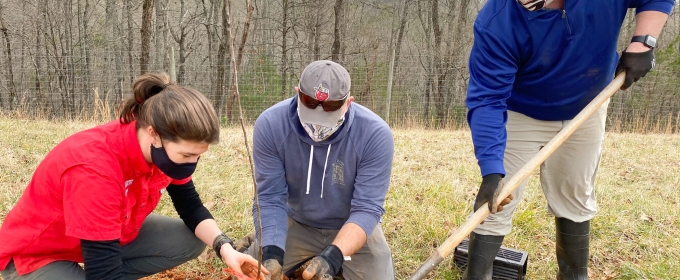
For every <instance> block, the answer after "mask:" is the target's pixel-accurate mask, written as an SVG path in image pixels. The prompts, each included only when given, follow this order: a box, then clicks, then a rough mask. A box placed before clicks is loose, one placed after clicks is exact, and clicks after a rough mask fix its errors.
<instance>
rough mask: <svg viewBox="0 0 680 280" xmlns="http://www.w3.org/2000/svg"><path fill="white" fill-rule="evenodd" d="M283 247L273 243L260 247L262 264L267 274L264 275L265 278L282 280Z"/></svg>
mask: <svg viewBox="0 0 680 280" xmlns="http://www.w3.org/2000/svg"><path fill="white" fill-rule="evenodd" d="M283 253H284V251H283V249H281V248H279V247H278V246H275V245H269V246H264V247H262V266H264V268H265V269H267V271H269V275H265V276H264V278H265V279H267V280H283V268H281V266H283Z"/></svg>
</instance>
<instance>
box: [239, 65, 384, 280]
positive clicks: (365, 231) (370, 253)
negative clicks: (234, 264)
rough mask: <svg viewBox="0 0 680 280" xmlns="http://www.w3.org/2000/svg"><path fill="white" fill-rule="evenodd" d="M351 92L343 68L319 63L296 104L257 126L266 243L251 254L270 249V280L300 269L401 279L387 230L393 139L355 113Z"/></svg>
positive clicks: (320, 274) (379, 124)
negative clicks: (382, 222)
mask: <svg viewBox="0 0 680 280" xmlns="http://www.w3.org/2000/svg"><path fill="white" fill-rule="evenodd" d="M350 85H351V81H350V77H349V73H348V72H347V70H346V69H345V68H344V67H342V66H341V65H340V64H337V63H335V62H332V61H328V60H320V61H314V62H312V63H311V64H309V65H308V66H307V67H306V68H305V70H304V71H303V72H302V75H301V76H300V83H299V85H298V86H297V87H295V92H296V96H295V97H292V98H290V99H287V100H284V101H282V102H280V103H278V104H276V105H274V106H273V107H271V108H269V109H267V110H266V111H264V112H263V113H262V114H261V115H260V116H259V117H258V118H257V121H256V122H255V130H254V134H253V158H254V161H255V177H256V180H257V186H258V189H257V191H258V197H259V201H260V210H261V216H262V229H261V230H262V240H256V242H255V244H254V245H255V246H251V247H250V248H249V252H250V254H251V255H253V256H256V255H257V251H258V248H259V245H258V244H262V245H263V247H262V251H263V252H262V254H263V257H262V260H263V263H264V266H265V267H266V268H267V270H268V271H269V272H270V275H269V277H268V279H271V280H280V279H282V275H283V274H284V273H285V274H288V275H291V274H292V273H293V272H294V271H295V270H296V269H297V268H299V267H301V268H300V269H299V270H298V273H300V272H302V277H303V278H304V279H332V278H333V276H336V275H339V274H342V275H343V277H344V278H345V279H348V280H353V279H381V280H389V279H394V268H393V263H392V254H391V251H390V248H389V247H388V245H387V242H386V240H385V236H384V235H383V232H382V229H381V227H380V225H379V222H380V219H381V217H382V215H383V213H384V212H385V209H384V208H383V203H384V201H385V195H386V194H387V189H388V187H389V182H390V173H391V167H392V156H393V154H394V139H393V138H392V132H391V131H390V128H389V127H388V125H387V123H385V122H384V121H383V120H382V119H381V118H380V117H379V116H377V115H376V114H375V113H373V112H371V111H370V110H369V109H367V108H366V107H363V106H361V105H359V104H356V103H354V104H352V100H353V99H354V98H353V97H352V96H351V95H350ZM253 214H254V215H253V217H254V220H255V225H256V226H255V228H256V230H257V231H259V230H260V229H259V228H258V221H257V215H256V214H255V209H253ZM257 236H259V234H258V235H257Z"/></svg>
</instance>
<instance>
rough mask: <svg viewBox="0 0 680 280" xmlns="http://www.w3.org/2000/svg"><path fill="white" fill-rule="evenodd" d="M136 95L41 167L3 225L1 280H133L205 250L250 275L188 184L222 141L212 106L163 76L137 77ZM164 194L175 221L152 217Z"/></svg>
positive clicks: (246, 259) (249, 265) (253, 268)
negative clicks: (200, 163)
mask: <svg viewBox="0 0 680 280" xmlns="http://www.w3.org/2000/svg"><path fill="white" fill-rule="evenodd" d="M132 90H133V95H134V96H133V97H131V98H129V99H128V100H126V101H125V102H124V104H123V106H122V109H121V112H120V118H119V120H116V121H113V122H110V123H108V124H104V125H101V126H97V127H94V128H92V129H88V130H85V131H81V132H78V133H76V134H74V135H72V136H70V137H68V138H66V139H65V140H64V141H62V142H61V143H59V144H58V145H57V146H56V147H54V148H53V149H52V150H51V151H50V152H49V153H48V154H47V156H46V157H45V159H44V160H43V161H42V162H41V163H40V165H38V168H37V169H36V170H35V173H34V174H33V178H32V179H31V182H30V183H29V184H28V187H27V188H26V190H25V191H24V193H23V195H22V196H21V198H20V199H19V201H18V202H17V204H16V205H15V206H14V208H13V209H12V210H11V211H10V212H9V213H8V215H7V217H6V218H5V220H4V222H3V224H2V228H1V229H0V242H1V244H2V245H0V270H2V271H1V273H2V277H3V278H4V279H5V280H13V279H137V278H141V277H144V276H148V275H151V274H154V273H158V272H161V271H163V270H166V269H169V268H172V267H175V266H177V265H180V264H182V263H184V262H187V261H189V260H191V259H194V258H196V257H197V256H198V255H200V254H201V252H203V250H204V249H205V244H209V245H212V246H213V249H215V252H217V255H218V256H219V257H220V258H221V259H222V261H224V263H225V264H227V265H228V266H229V267H231V268H232V269H234V270H235V271H237V272H243V273H245V274H246V275H249V276H251V277H254V276H256V274H257V261H256V260H255V259H253V258H252V257H250V256H248V255H244V254H241V253H239V252H237V251H235V250H234V248H233V247H232V246H233V242H231V240H230V239H229V238H228V237H227V236H226V235H225V234H224V233H222V231H221V230H220V229H219V228H218V226H217V223H216V222H215V220H214V219H213V217H212V215H211V214H210V212H209V211H208V210H207V209H206V208H205V207H204V206H203V203H202V202H201V199H200V197H199V196H198V193H197V192H196V189H195V188H194V184H193V182H192V179H191V175H192V174H193V172H194V170H195V168H196V164H197V163H198V159H199V157H200V155H201V154H203V153H204V152H205V151H207V150H208V146H209V145H210V144H215V143H217V142H218V141H219V123H218V119H217V115H216V114H215V111H214V109H213V107H212V105H211V103H210V102H209V100H208V99H207V98H206V97H205V96H203V95H202V94H201V93H199V92H198V91H196V90H194V89H191V88H188V87H183V86H178V85H174V84H172V83H170V80H169V78H168V76H167V75H165V74H145V75H142V76H140V77H139V78H138V79H137V80H136V81H135V83H134V85H133V88H132ZM166 191H167V192H168V194H169V195H170V197H171V199H172V203H173V205H174V207H175V209H176V210H177V213H178V214H179V216H180V218H181V220H180V219H176V218H170V217H164V216H160V215H156V214H151V212H152V211H153V210H154V208H156V205H157V204H158V201H159V200H160V198H161V196H162V194H163V193H164V192H166ZM79 263H84V269H83V268H82V267H81V266H80V265H79ZM259 276H260V277H259V278H260V279H264V276H263V275H259ZM254 278H256V277H254Z"/></svg>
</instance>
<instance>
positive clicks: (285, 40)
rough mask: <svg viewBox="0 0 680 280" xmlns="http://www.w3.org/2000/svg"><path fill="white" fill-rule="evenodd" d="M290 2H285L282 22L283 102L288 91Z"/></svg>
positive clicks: (284, 0) (286, 0) (285, 0)
mask: <svg viewBox="0 0 680 280" xmlns="http://www.w3.org/2000/svg"><path fill="white" fill-rule="evenodd" d="M289 3H290V2H289V0H283V6H282V8H283V12H282V17H283V18H282V20H281V25H282V27H281V100H284V99H286V92H287V91H288V8H289V6H290V5H289Z"/></svg>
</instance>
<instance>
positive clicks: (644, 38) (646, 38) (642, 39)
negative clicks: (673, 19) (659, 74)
mask: <svg viewBox="0 0 680 280" xmlns="http://www.w3.org/2000/svg"><path fill="white" fill-rule="evenodd" d="M650 39H651V40H650ZM630 42H631V43H633V42H638V43H642V44H644V45H645V46H647V47H649V48H652V49H653V48H656V38H654V36H652V35H638V36H633V38H632V39H631V40H630Z"/></svg>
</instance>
